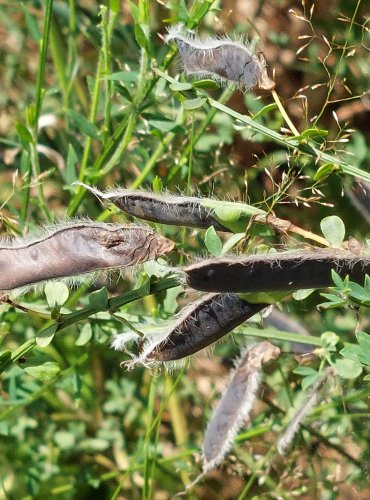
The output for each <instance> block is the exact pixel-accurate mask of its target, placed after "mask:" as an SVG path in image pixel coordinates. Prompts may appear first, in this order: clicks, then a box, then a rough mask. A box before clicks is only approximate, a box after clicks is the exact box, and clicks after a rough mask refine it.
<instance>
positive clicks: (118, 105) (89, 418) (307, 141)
mask: <svg viewBox="0 0 370 500" xmlns="http://www.w3.org/2000/svg"><path fill="white" fill-rule="evenodd" d="M270 3H271V5H269V6H268V7H269V8H268V9H265V8H261V9H256V19H253V24H251V25H250V26H249V25H248V26H247V27H246V26H245V25H244V24H239V21H237V19H241V18H242V17H240V16H239V17H238V16H237V15H235V16H234V13H232V12H230V13H229V10H228V9H225V6H226V2H225V3H224V2H221V1H211V0H207V1H203V0H202V1H201V0H194V1H192V2H190V1H189V2H188V1H185V0H180V1H176V2H149V1H148V0H139V1H138V2H129V3H128V4H127V6H126V7H127V9H129V12H128V10H124V11H121V4H120V3H119V2H118V1H116V0H115V1H110V2H109V5H108V4H107V5H104V6H103V7H100V8H99V6H98V4H97V3H96V2H92V1H91V0H87V1H86V2H84V3H83V6H82V5H80V3H79V2H73V1H70V2H52V1H51V0H46V1H45V2H34V1H31V2H25V3H22V4H21V8H19V5H17V2H14V3H12V2H8V3H6V2H5V3H4V2H3V3H2V5H1V6H0V16H1V17H0V19H1V22H2V31H1V33H0V37H2V44H1V48H0V55H1V59H2V61H4V65H3V68H4V69H3V71H2V75H1V80H2V81H1V83H2V92H1V95H0V103H1V107H2V111H1V120H0V121H1V135H2V137H1V138H0V142H1V146H2V150H3V152H4V154H3V162H2V163H1V165H0V175H1V181H2V189H1V196H0V224H1V232H2V236H4V238H12V237H15V236H23V235H26V234H27V233H32V232H34V231H35V230H36V227H37V226H38V225H39V224H44V223H46V224H52V223H53V222H54V221H57V220H59V219H64V218H66V217H68V216H70V217H74V216H78V217H79V216H82V217H89V218H90V219H92V220H100V221H109V222H120V223H122V222H131V221H132V219H131V218H129V217H126V216H124V215H123V214H122V213H119V212H118V210H117V209H116V208H112V207H110V206H109V207H103V205H102V204H101V203H100V201H99V200H97V199H95V198H94V197H93V196H91V195H90V193H89V194H87V193H86V190H85V189H84V188H83V187H81V186H76V185H72V183H73V182H74V181H76V180H80V181H83V182H85V183H87V184H90V185H95V184H96V185H98V186H99V189H100V188H101V189H102V190H104V189H105V188H111V187H113V186H115V185H118V186H127V187H131V188H133V189H138V188H142V187H145V188H150V187H152V188H153V190H154V191H156V192H161V191H164V192H165V191H166V190H168V191H169V192H173V193H177V190H178V189H180V190H181V192H184V193H185V192H186V193H187V194H191V193H192V191H193V192H194V193H196V194H197V195H198V194H199V196H202V200H203V201H202V206H203V207H205V208H206V209H208V210H210V211H211V212H212V215H213V217H214V219H215V220H216V221H218V222H219V223H221V224H222V225H223V226H224V227H227V228H228V229H230V230H231V231H232V232H233V233H234V234H229V235H226V233H219V234H218V233H216V231H215V229H214V228H213V227H210V228H209V229H208V230H206V231H203V230H196V229H194V228H192V229H186V228H183V229H181V230H179V229H178V228H176V227H173V226H172V227H171V226H165V225H161V224H155V229H156V231H157V232H159V233H160V234H162V235H163V236H165V237H167V238H170V239H172V240H173V241H174V242H175V243H176V250H177V252H173V254H171V256H170V257H169V258H168V259H167V261H163V260H162V261H161V262H159V263H155V264H152V263H150V264H149V263H148V264H147V265H145V266H143V267H142V268H140V269H134V270H133V272H132V273H126V274H124V275H109V276H108V277H107V276H105V275H102V274H100V273H97V276H94V280H85V281H76V283H73V286H70V284H68V286H67V285H66V284H65V283H64V282H60V281H52V282H49V283H47V284H46V285H45V286H44V288H41V287H38V288H36V289H30V290H28V291H26V292H24V293H23V294H18V293H11V294H10V295H9V296H8V295H7V296H1V303H0V373H1V374H2V380H1V386H0V388H1V393H0V437H1V442H2V453H1V458H0V477H1V478H2V479H1V484H2V489H3V492H4V496H6V497H7V498H54V497H55V498H65V499H69V498H74V497H78V498H85V497H86V498H87V497H89V498H90V497H94V496H96V497H99V498H119V497H121V496H122V498H123V497H125V498H126V497H127V498H156V494H157V492H158V494H159V495H162V494H163V495H165V497H166V498H167V497H168V498H170V497H171V496H173V495H174V494H175V493H177V492H179V491H181V490H183V489H184V487H185V485H187V484H189V482H190V481H191V479H193V478H194V477H195V476H196V475H197V473H198V472H199V463H198V460H197V459H195V458H194V457H196V455H197V453H199V451H200V448H201V445H202V439H203V435H204V429H205V427H206V425H207V421H208V417H209V415H210V412H211V408H212V406H214V403H215V400H216V398H217V397H218V395H219V388H220V387H222V386H223V385H224V380H225V377H226V376H227V375H226V369H225V367H230V366H231V359H232V358H233V357H235V356H236V355H237V354H238V352H239V347H243V346H244V344H245V342H246V341H249V340H251V339H254V340H258V339H259V338H261V339H270V340H271V341H272V342H274V343H276V344H277V345H279V346H280V347H281V348H282V351H283V354H282V356H281V358H280V360H279V361H278V362H274V363H271V365H270V366H269V367H267V368H266V370H265V378H264V384H265V389H264V390H263V391H261V394H260V396H261V397H262V398H263V399H264V404H263V405H259V407H258V408H256V411H255V414H254V416H253V419H252V421H251V423H250V428H249V429H248V431H247V432H244V433H243V432H242V433H240V434H239V436H238V437H237V439H236V443H235V456H236V457H237V458H236V459H234V457H233V458H232V459H231V460H229V461H228V462H227V465H226V466H225V467H223V468H222V469H220V471H218V473H217V475H215V476H213V477H212V480H208V478H207V477H206V478H204V480H203V483H200V484H199V486H196V488H195V490H194V495H195V496H196V497H204V498H213V497H215V496H216V495H218V496H227V494H228V493H225V492H226V491H227V488H228V487H229V486H230V485H232V487H233V489H232V491H233V494H234V495H235V497H237V496H238V495H239V497H240V498H249V497H250V496H252V495H255V496H258V497H264V496H266V497H267V496H269V495H275V496H279V497H281V498H286V497H289V496H295V497H297V496H302V495H308V496H310V495H311V496H312V495H315V493H314V492H316V491H319V490H318V488H320V491H321V492H322V494H323V495H324V496H325V495H327V496H330V495H332V494H333V491H335V492H336V494H338V495H339V496H340V495H342V496H343V495H344V496H345V495H346V494H347V490H346V489H344V486H345V487H346V488H347V487H348V488H354V487H355V488H356V491H357V492H358V494H359V495H360V494H362V490H364V491H365V489H366V487H367V479H366V477H365V476H366V457H367V456H368V454H369V440H368V430H367V426H366V425H365V423H366V422H367V420H368V409H367V407H366V400H367V398H368V397H369V394H370V390H369V386H368V382H369V380H370V374H369V370H370V335H369V333H368V332H366V331H365V330H368V312H369V306H370V279H369V278H366V280H365V282H364V283H363V284H362V283H361V284H359V283H354V282H352V281H351V280H350V279H349V278H345V277H340V276H339V275H338V274H336V273H334V272H333V273H332V277H333V287H332V288H330V289H329V290H327V291H326V293H321V296H322V297H323V299H324V300H325V302H323V303H320V300H321V299H320V295H319V293H318V292H317V291H312V290H310V291H307V290H302V291H300V292H296V293H294V295H293V297H292V296H290V295H287V294H286V293H285V292H284V293H283V294H281V293H279V294H278V295H274V296H273V297H271V296H269V297H267V296H266V294H265V295H263V294H261V295H259V296H258V297H254V300H258V301H269V302H272V303H275V302H276V301H279V300H280V301H281V302H282V304H280V306H281V307H282V308H283V310H284V311H285V312H286V313H288V315H289V318H293V319H296V321H298V322H299V325H300V326H302V325H303V326H304V327H305V328H306V330H308V334H307V335H303V334H300V333H298V332H295V330H294V327H291V330H292V331H287V332H285V331H282V330H279V329H278V328H275V327H271V328H270V327H265V326H263V327H262V326H261V321H262V320H261V318H260V316H258V318H254V320H255V321H254V322H252V323H250V324H248V325H243V326H242V327H240V328H239V329H238V331H237V332H236V334H235V336H234V337H233V338H231V337H228V338H227V341H226V342H225V343H223V344H221V345H219V346H216V347H215V349H214V351H212V355H211V356H210V358H209V359H206V358H202V357H200V356H199V357H195V359H194V360H193V361H192V362H191V363H190V364H188V363H186V364H185V367H184V369H183V370H182V371H175V372H174V374H173V375H167V374H163V373H155V374H152V373H151V372H150V371H149V370H147V369H144V368H136V369H135V370H133V371H130V372H128V371H123V370H122V368H121V367H120V363H121V362H122V361H127V360H129V359H130V355H129V354H128V352H129V351H130V352H131V351H135V346H133V347H131V345H128V346H127V350H126V351H123V352H116V351H114V350H112V349H111V348H110V343H111V341H112V339H113V337H114V335H115V334H116V333H121V332H122V331H125V332H127V331H129V330H132V331H133V332H135V333H137V335H139V336H142V334H143V332H144V333H146V332H148V331H158V332H163V328H164V325H166V324H167V323H166V321H171V318H172V317H173V315H174V314H175V313H176V312H178V311H179V310H180V309H181V308H182V306H183V305H185V304H186V303H189V302H192V301H193V300H194V295H193V294H187V295H185V293H184V292H185V290H186V288H185V287H184V286H183V284H181V286H179V279H178V277H177V276H172V275H170V273H171V269H173V268H174V267H177V266H181V265H182V264H184V263H185V262H190V261H191V260H195V259H199V257H200V256H208V257H209V256H215V257H218V256H224V255H226V254H228V253H230V252H234V253H236V254H242V253H256V252H266V251H275V247H278V248H279V249H280V248H281V247H282V248H286V242H287V241H288V247H289V246H290V243H291V242H292V239H293V238H294V241H293V245H292V246H293V247H295V246H297V245H299V244H301V243H302V240H299V238H300V237H301V236H304V238H305V239H306V241H307V239H308V240H309V242H310V243H311V244H312V245H317V244H321V243H319V241H321V242H322V239H323V238H322V237H321V236H319V235H317V234H316V231H319V228H321V231H322V233H323V235H324V237H325V238H326V240H327V244H328V245H331V246H332V247H335V248H336V249H337V250H339V249H340V248H341V247H343V246H344V245H345V244H346V242H345V241H344V240H345V238H349V237H350V236H353V237H355V238H357V239H358V240H360V241H361V242H363V241H364V240H365V239H366V237H368V238H369V227H368V220H369V214H368V209H366V198H365V203H364V201H363V200H364V195H363V191H362V190H361V189H360V190H358V188H357V180H360V181H367V182H368V181H369V180H370V174H369V171H368V163H369V158H370V147H369V136H368V130H367V127H366V123H365V122H366V120H365V119H364V117H365V116H366V115H365V114H364V111H361V103H362V102H363V100H361V97H362V96H363V95H364V93H366V92H367V91H368V47H367V45H366V44H367V42H366V37H365V35H366V34H367V27H366V24H361V23H363V17H362V16H363V12H364V10H363V5H360V4H361V2H358V3H356V5H357V7H358V8H357V7H356V6H354V5H353V4H352V3H351V2H344V1H340V0H338V1H336V2H334V4H333V10H334V9H335V10H336V11H337V12H341V20H340V19H337V18H336V16H335V15H330V17H328V16H325V15H324V14H325V13H323V12H321V13H320V12H317V13H316V11H313V13H309V12H304V11H302V12H299V14H298V7H297V15H300V16H303V19H305V21H302V19H301V20H299V24H298V25H297V24H296V23H295V21H294V14H292V15H291V16H286V20H285V21H280V18H281V12H283V11H284V9H286V13H288V9H289V8H290V3H289V2H285V1H283V2H282V3H280V4H279V11H277V10H276V6H275V4H274V3H273V2H270ZM237 4H238V2H235V6H233V8H234V9H238V5H237ZM126 7H125V9H126ZM361 9H362V10H361ZM318 10H319V9H318ZM269 11H271V12H272V14H273V18H271V17H270V18H269V13H268V12H269ZM225 12H227V16H230V19H229V18H228V17H225ZM275 14H279V15H276V16H275ZM270 15H271V14H270ZM266 16H267V17H266ZM288 18H289V21H288ZM352 18H353V22H352V21H351V20H352ZM218 20H221V22H220V23H218ZM255 21H256V23H255ZM259 21H262V25H265V26H269V27H271V29H270V30H269V33H263V31H261V33H260V35H261V37H262V39H263V46H264V47H265V48H266V59H267V62H268V72H269V74H272V70H273V68H274V67H275V68H276V70H277V71H276V74H277V75H278V78H277V82H276V83H277V94H280V95H281V96H282V98H281V101H282V102H283V103H284V107H285V108H286V112H287V114H288V115H289V116H290V117H291V118H292V120H293V121H294V123H295V126H296V127H297V128H298V131H299V134H298V135H297V134H295V133H294V132H293V131H289V130H287V125H286V124H285V123H284V116H283V115H282V113H281V110H280V108H279V106H278V105H277V102H276V100H274V99H273V97H272V96H271V94H270V93H269V92H267V91H259V90H250V91H248V92H246V93H245V94H243V93H241V92H239V91H237V90H235V89H234V88H233V87H232V86H226V87H225V88H220V86H219V85H218V83H216V82H214V81H210V80H196V79H194V80H192V79H190V78H188V77H187V76H186V75H183V74H181V71H180V70H179V65H178V64H176V62H175V58H176V44H173V46H172V44H171V46H166V45H165V44H164V43H163V41H162V39H161V38H160V37H158V36H157V34H158V33H160V34H161V35H163V34H165V32H166V27H167V26H168V25H169V24H174V23H178V22H182V23H184V24H185V26H186V27H187V28H189V29H193V28H194V29H197V30H199V32H200V33H202V34H204V35H213V34H214V33H215V31H216V26H226V25H230V26H232V29H230V31H233V32H234V33H235V34H238V33H242V34H243V35H244V34H245V32H246V31H248V32H249V35H250V37H251V38H252V37H253V36H254V35H255V32H254V29H253V26H254V25H255V26H260V24H259ZM277 22H279V23H280V22H281V23H283V22H284V23H286V26H285V25H282V26H279V29H278V31H277V32H275V31H274V30H275V29H276V28H275V27H276V23H277ZM301 22H303V23H305V30H304V36H306V37H307V36H308V37H309V38H305V39H297V29H301V28H300V26H301ZM225 23H226V24H225ZM323 27H324V30H323ZM302 33H303V29H302ZM308 33H310V34H309V35H308ZM323 33H325V35H323ZM324 36H325V38H324ZM302 43H304V45H305V47H301V45H302ZM306 44H307V45H306ZM271 49H272V50H271ZM300 49H302V50H300ZM299 50H300V52H299V53H298V54H297V51H299ZM283 56H284V57H283ZM287 61H291V63H290V62H288V63H287ZM303 85H307V87H304V88H303ZM301 87H302V88H301ZM231 96H233V99H232V100H230V98H231ZM293 97H295V98H293ZM302 103H304V105H303V104H302ZM351 104H356V105H358V106H359V109H360V111H358V108H355V107H353V108H352V107H351V106H349V107H348V105H351ZM300 106H302V109H301V108H300ZM354 110H355V111H354ZM346 113H347V114H346ZM348 113H349V114H348ZM351 113H353V114H351ZM343 117H345V118H343ZM347 122H349V123H348V124H347ZM282 129H283V130H282ZM354 129H358V130H356V132H355V133H353V130H354ZM354 178H356V181H354ZM365 188H366V184H364V189H365ZM343 193H344V194H343ZM232 200H234V201H232ZM354 200H355V201H354ZM358 206H360V208H359V211H357V210H358ZM366 210H367V211H366ZM271 215H273V216H276V217H278V218H279V222H280V223H281V222H282V221H285V222H288V225H290V227H289V229H287V226H286V225H285V226H280V227H279V226H278V225H277V223H276V221H275V223H273V222H269V220H268V216H271ZM258 217H259V219H258V222H256V218H258ZM263 218H265V219H266V220H265V221H263ZM135 222H137V221H135ZM297 228H298V231H297V230H296V229H297ZM302 228H303V229H304V230H305V231H306V232H305V235H303V234H302V231H301V232H299V230H300V229H302ZM307 237H308V238H307ZM318 238H319V239H318ZM320 238H321V240H320ZM365 251H366V249H365ZM247 300H253V297H248V298H247ZM233 339H235V341H236V345H235V342H233V341H232V340H233ZM302 349H303V350H304V349H310V350H311V351H313V352H311V354H310V355H309V356H307V355H306V354H304V355H301V354H297V353H301V352H302ZM292 350H293V351H294V352H295V353H296V354H295V356H293V355H292ZM297 360H298V361H299V362H298V361H297ZM223 361H224V362H223ZM303 363H307V365H305V364H303ZM327 366H332V367H333V368H334V370H335V371H336V373H337V375H338V377H337V379H336V382H335V384H334V382H333V383H331V385H330V386H329V388H328V390H327V391H326V392H325V391H324V393H323V394H324V397H325V402H324V403H323V404H322V405H320V406H317V407H316V408H315V409H314V410H313V412H312V414H311V416H310V418H309V420H308V423H307V424H305V429H304V433H302V436H300V437H299V438H298V443H297V444H296V445H295V446H294V447H293V449H292V451H291V452H289V453H288V454H287V456H286V457H284V458H283V459H281V458H279V457H278V456H277V455H276V453H275V448H274V446H275V442H274V443H273V444H272V441H274V438H273V437H272V436H273V435H274V436H275V434H276V435H277V434H278V432H279V430H282V429H283V422H284V421H285V415H286V414H288V413H289V410H290V408H291V406H293V404H292V403H293V402H294V400H295V398H296V396H297V394H299V392H300V389H301V388H303V389H310V388H311V387H312V386H313V385H314V384H315V382H316V381H317V380H318V377H319V376H320V374H321V373H322V372H323V370H324V369H325V368H326V367H327ZM153 375H154V376H153ZM313 419H314V420H315V421H314V424H315V425H314V426H313V425H311V424H312V423H313ZM273 433H274V434H273ZM246 443H247V446H248V452H246V447H245V445H246ZM298 449H299V460H297V450H298ZM318 449H320V450H322V451H323V453H318V452H317V451H316V450H318ZM261 450H262V451H261ZM333 450H334V451H333ZM353 450H356V456H352V453H353ZM333 453H335V459H334V458H331V457H333ZM257 455H258V456H259V457H260V459H258V460H256V458H255V457H256V456H257ZM312 460H314V463H315V470H313V469H312V467H311V464H312ZM338 467H340V469H341V471H343V477H342V476H341V477H338V475H337V470H338ZM292 470H293V471H295V472H296V475H295V481H294V482H292V481H291V480H290V479H291V471H292ZM235 477H237V479H238V481H235ZM259 478H260V480H258V479H259ZM223 488H225V490H223ZM252 488H253V489H252ZM342 488H343V489H342ZM364 495H365V496H366V492H365V493H364Z"/></svg>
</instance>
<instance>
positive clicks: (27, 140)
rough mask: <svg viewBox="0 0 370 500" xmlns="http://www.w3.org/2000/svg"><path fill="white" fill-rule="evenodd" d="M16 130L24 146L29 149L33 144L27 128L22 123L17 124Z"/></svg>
mask: <svg viewBox="0 0 370 500" xmlns="http://www.w3.org/2000/svg"><path fill="white" fill-rule="evenodd" d="M15 128H16V130H17V132H18V136H19V140H20V141H21V144H22V146H23V147H24V148H25V149H27V147H28V146H29V144H32V142H33V139H32V135H31V132H30V131H29V130H28V128H27V127H25V126H24V125H22V123H17V124H16V126H15Z"/></svg>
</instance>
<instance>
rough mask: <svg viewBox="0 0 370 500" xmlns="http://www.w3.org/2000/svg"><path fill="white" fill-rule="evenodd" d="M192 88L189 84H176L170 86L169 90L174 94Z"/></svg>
mask: <svg viewBox="0 0 370 500" xmlns="http://www.w3.org/2000/svg"><path fill="white" fill-rule="evenodd" d="M192 88H193V85H192V84H191V83H183V82H176V83H171V84H170V89H171V90H173V91H174V92H183V91H185V90H190V89H192Z"/></svg>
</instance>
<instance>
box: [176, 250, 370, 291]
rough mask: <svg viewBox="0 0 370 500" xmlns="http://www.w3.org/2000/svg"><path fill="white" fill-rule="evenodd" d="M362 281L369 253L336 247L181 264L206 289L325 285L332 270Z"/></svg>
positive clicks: (369, 265)
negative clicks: (184, 265)
mask: <svg viewBox="0 0 370 500" xmlns="http://www.w3.org/2000/svg"><path fill="white" fill-rule="evenodd" d="M332 269H333V270H334V271H336V272H337V273H338V274H339V275H340V276H342V277H344V276H346V275H349V277H350V279H351V280H352V281H356V282H357V283H362V282H363V281H364V278H365V275H366V274H369V273H370V255H354V254H352V253H350V252H346V251H344V250H343V251H342V250H336V249H317V250H313V251H306V252H304V251H293V252H284V253H269V254H257V255H249V256H247V257H239V258H235V259H230V258H229V259H209V260H205V261H203V262H199V263H197V264H193V265H191V266H188V267H185V268H184V270H183V271H184V273H185V275H186V280H187V283H188V285H189V286H190V287H192V288H194V289H195V290H202V291H205V292H224V293H229V292H230V293H248V292H270V291H271V292H272V291H284V290H287V291H288V290H300V289H304V288H324V287H327V286H331V285H332V277H331V271H332Z"/></svg>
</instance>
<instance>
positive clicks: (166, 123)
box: [148, 120, 184, 132]
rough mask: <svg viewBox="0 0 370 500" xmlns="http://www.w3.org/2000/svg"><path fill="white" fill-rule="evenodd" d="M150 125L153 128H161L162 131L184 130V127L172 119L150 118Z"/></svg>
mask: <svg viewBox="0 0 370 500" xmlns="http://www.w3.org/2000/svg"><path fill="white" fill-rule="evenodd" d="M148 123H149V125H151V126H152V127H153V128H156V129H158V130H160V131H161V132H171V131H175V130H176V129H177V130H176V131H177V132H179V131H181V130H182V131H183V130H184V129H183V128H182V127H180V125H179V124H178V123H176V122H174V121H171V120H149V122H148Z"/></svg>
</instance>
